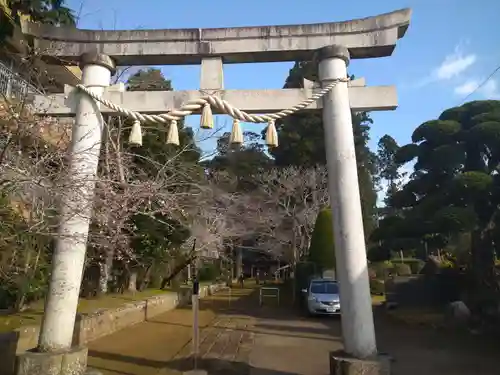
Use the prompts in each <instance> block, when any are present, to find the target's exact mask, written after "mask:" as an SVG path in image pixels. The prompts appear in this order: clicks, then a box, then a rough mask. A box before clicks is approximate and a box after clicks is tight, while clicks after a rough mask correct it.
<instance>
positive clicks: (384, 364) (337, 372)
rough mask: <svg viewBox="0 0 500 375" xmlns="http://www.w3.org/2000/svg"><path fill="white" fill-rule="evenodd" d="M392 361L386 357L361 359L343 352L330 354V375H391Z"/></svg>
mask: <svg viewBox="0 0 500 375" xmlns="http://www.w3.org/2000/svg"><path fill="white" fill-rule="evenodd" d="M390 373H391V361H390V358H389V357H387V356H384V355H378V356H377V357H375V358H370V359H359V358H354V357H353V356H351V355H349V354H347V353H345V352H343V351H337V352H331V353H330V375H390Z"/></svg>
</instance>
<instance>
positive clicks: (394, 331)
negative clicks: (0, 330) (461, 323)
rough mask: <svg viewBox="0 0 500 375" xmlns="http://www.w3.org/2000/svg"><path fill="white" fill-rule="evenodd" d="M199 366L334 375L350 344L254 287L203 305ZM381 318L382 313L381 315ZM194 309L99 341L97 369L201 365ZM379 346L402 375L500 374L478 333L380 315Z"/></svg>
mask: <svg viewBox="0 0 500 375" xmlns="http://www.w3.org/2000/svg"><path fill="white" fill-rule="evenodd" d="M200 307H201V311H200V325H201V327H202V330H201V335H200V353H199V360H198V363H197V365H198V367H199V368H204V369H206V370H207V371H208V372H209V374H210V375H211V374H214V375H215V374H217V375H236V374H238V375H293V374H299V375H326V374H328V353H329V352H330V351H331V350H337V349H340V348H341V347H342V344H341V339H340V322H339V320H338V319H329V318H324V319H311V318H306V317H301V316H298V315H297V314H296V313H294V310H293V309H292V308H290V307H289V305H288V302H287V301H286V300H285V301H283V302H282V306H281V307H279V308H278V307H273V306H264V307H258V297H257V295H256V293H255V291H254V290H252V289H243V290H242V289H235V290H233V291H232V294H231V296H230V295H229V293H222V294H219V295H216V296H213V297H208V298H207V299H206V300H202V302H201V306H200ZM379 315H380V316H379ZM191 321H192V315H191V312H190V310H189V309H187V308H186V309H177V310H175V311H172V312H168V313H166V314H163V315H161V316H159V317H157V318H154V319H153V320H152V321H148V322H145V323H141V324H138V325H136V326H134V327H131V328H128V329H125V330H122V331H120V332H117V333H115V334H113V335H111V336H108V337H105V338H103V339H100V340H97V341H95V342H93V343H92V344H91V345H90V348H89V366H91V367H94V368H96V369H99V370H100V371H102V372H103V374H104V375H149V374H152V375H153V374H155V375H174V374H175V375H178V374H180V373H181V372H183V371H187V370H190V369H192V368H193V365H194V363H193V360H192V358H191V343H190V337H191V333H192V330H191V325H190V324H191ZM376 322H377V339H378V343H379V350H380V351H383V352H387V353H390V354H391V356H393V357H394V359H395V362H394V363H393V374H395V375H417V374H418V375H421V374H423V373H426V374H428V375H442V374H454V375H466V374H467V375H469V374H475V375H495V374H499V370H498V368H499V367H500V362H499V361H498V360H497V359H496V358H497V357H498V352H499V351H498V350H499V348H498V347H493V346H492V345H489V344H487V343H485V342H484V340H482V339H481V338H478V337H463V336H460V335H455V336H450V334H448V333H447V334H443V333H442V332H438V331H432V330H427V329H421V328H412V327H408V326H406V325H404V324H402V323H396V322H394V321H393V320H391V319H390V318H386V317H384V316H383V314H377V313H376Z"/></svg>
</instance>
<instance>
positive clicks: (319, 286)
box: [311, 281, 339, 294]
mask: <svg viewBox="0 0 500 375" xmlns="http://www.w3.org/2000/svg"><path fill="white" fill-rule="evenodd" d="M338 292H339V287H338V285H337V283H334V282H331V281H314V282H313V283H312V284H311V293H313V294H338Z"/></svg>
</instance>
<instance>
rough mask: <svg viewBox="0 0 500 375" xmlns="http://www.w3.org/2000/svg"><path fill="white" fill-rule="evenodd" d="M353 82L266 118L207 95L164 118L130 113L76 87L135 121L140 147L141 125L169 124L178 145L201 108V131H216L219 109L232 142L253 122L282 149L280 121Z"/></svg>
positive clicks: (171, 139) (238, 140)
mask: <svg viewBox="0 0 500 375" xmlns="http://www.w3.org/2000/svg"><path fill="white" fill-rule="evenodd" d="M340 82H346V83H347V82H349V78H339V79H336V80H334V81H332V82H331V83H329V84H328V85H326V86H325V87H324V88H322V89H321V90H319V91H318V92H316V93H315V94H313V95H312V96H311V97H310V98H308V99H306V100H304V101H302V102H300V103H299V104H297V105H295V106H293V107H291V108H289V109H285V110H283V111H279V112H276V113H268V114H263V115H252V114H249V113H247V112H245V111H242V110H240V109H238V108H235V107H233V106H232V105H231V104H230V103H228V102H227V101H225V100H223V99H220V98H218V97H216V96H212V95H206V96H202V97H200V98H198V99H193V100H190V101H188V102H187V103H186V104H184V105H182V106H181V108H179V109H173V110H171V111H169V112H167V113H163V114H161V115H146V114H142V113H139V112H135V111H130V110H128V109H125V108H122V107H120V106H118V105H116V104H114V103H111V102H110V101H109V100H106V99H104V98H102V97H101V96H99V95H96V94H95V93H93V92H92V91H90V90H88V89H87V87H85V86H84V85H81V84H79V85H76V88H77V89H78V90H80V91H82V92H84V93H85V94H87V95H89V96H90V97H91V98H92V99H94V100H96V101H97V102H99V103H101V104H103V105H105V106H106V107H108V108H110V109H112V110H113V111H115V112H117V113H119V114H120V115H122V116H126V117H129V118H131V119H133V120H134V123H133V125H132V130H131V132H130V136H129V143H130V144H133V145H137V146H142V129H141V123H147V122H151V123H160V124H168V125H169V128H168V134H167V143H168V144H173V145H176V146H178V145H179V144H180V142H179V129H178V127H177V121H178V120H181V119H182V118H184V117H186V116H189V115H191V114H193V113H194V112H196V111H199V110H200V109H201V119H200V128H202V129H213V127H214V119H213V113H212V107H215V108H218V109H219V111H220V112H222V113H224V114H226V115H229V116H231V117H232V118H233V127H232V131H231V137H230V142H231V143H232V144H242V143H243V132H242V130H241V125H240V121H243V122H251V123H254V124H259V123H265V122H267V124H268V125H267V128H266V145H267V146H268V147H269V148H274V147H278V133H277V131H276V126H275V121H276V120H280V119H282V118H284V117H287V116H290V115H292V114H294V113H296V112H298V111H300V110H302V109H304V108H307V107H308V106H309V105H311V104H312V103H314V102H315V101H317V100H318V99H320V98H322V97H323V96H324V95H326V94H327V93H328V92H330V91H331V90H332V89H333V88H334V87H335V86H336V85H337V84H338V83H340Z"/></svg>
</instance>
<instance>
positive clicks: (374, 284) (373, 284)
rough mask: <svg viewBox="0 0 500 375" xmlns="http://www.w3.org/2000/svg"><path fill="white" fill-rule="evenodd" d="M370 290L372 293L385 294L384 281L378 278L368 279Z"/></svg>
mask: <svg viewBox="0 0 500 375" xmlns="http://www.w3.org/2000/svg"><path fill="white" fill-rule="evenodd" d="M370 292H371V294H374V295H377V296H379V295H383V294H385V283H384V281H383V280H380V279H371V280H370Z"/></svg>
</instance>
